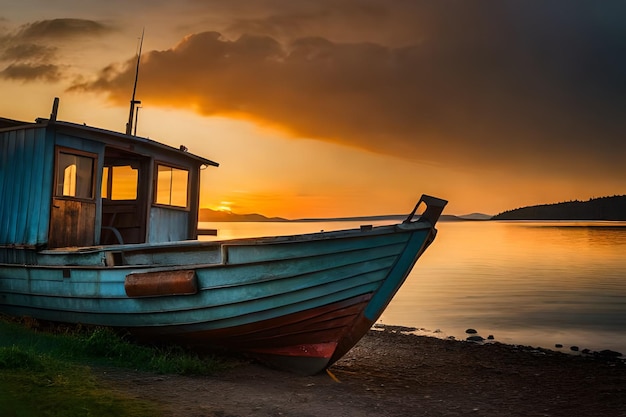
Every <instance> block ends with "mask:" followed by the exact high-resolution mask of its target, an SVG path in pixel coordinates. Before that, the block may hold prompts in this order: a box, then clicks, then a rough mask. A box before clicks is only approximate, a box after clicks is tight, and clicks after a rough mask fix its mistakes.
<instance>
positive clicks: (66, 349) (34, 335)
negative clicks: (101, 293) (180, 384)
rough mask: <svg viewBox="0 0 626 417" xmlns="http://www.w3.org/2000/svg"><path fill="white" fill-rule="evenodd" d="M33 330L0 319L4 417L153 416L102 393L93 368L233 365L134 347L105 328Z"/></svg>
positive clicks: (0, 409)
mask: <svg viewBox="0 0 626 417" xmlns="http://www.w3.org/2000/svg"><path fill="white" fill-rule="evenodd" d="M35 326H36V323H35ZM31 327H33V324H32V323H30V325H29V323H28V322H26V323H24V322H22V323H16V322H13V321H10V320H8V319H6V318H2V317H0V416H2V417H21V416H24V417H26V416H50V417H56V416H59V417H61V416H63V417H73V416H85V417H99V416H103V417H104V416H112V415H114V416H116V417H125V416H132V417H142V416H150V417H155V416H159V415H161V412H160V410H159V408H158V406H157V405H155V404H153V403H149V402H147V401H142V400H137V399H133V398H130V397H128V396H125V395H124V394H123V393H121V392H118V391H113V390H111V389H106V388H103V387H102V386H101V385H99V384H98V381H97V378H96V377H95V376H94V373H93V372H92V368H93V367H97V366H112V367H121V368H129V369H137V370H143V371H150V372H156V373H167V374H182V375H190V374H193V375H209V374H214V373H215V372H218V371H220V370H223V369H226V368H227V367H229V366H232V364H231V363H229V362H226V361H224V360H221V359H218V358H216V357H212V356H199V355H197V354H195V353H193V352H189V351H186V350H184V349H183V348H181V347H176V346H166V347H148V346H142V345H138V344H135V343H132V342H131V341H129V340H127V338H125V337H122V336H120V335H118V334H116V333H115V332H114V331H112V330H110V329H108V328H93V329H81V328H76V327H74V328H72V327H55V328H53V331H52V332H51V331H40V330H36V329H33V328H31Z"/></svg>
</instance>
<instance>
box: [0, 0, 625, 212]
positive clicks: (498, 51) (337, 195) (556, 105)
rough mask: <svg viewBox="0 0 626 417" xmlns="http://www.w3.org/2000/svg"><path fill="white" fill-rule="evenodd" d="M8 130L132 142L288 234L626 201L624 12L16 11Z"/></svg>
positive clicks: (327, 2) (582, 7)
mask: <svg viewBox="0 0 626 417" xmlns="http://www.w3.org/2000/svg"><path fill="white" fill-rule="evenodd" d="M2 3H3V4H2V7H1V8H0V117H6V118H12V119H18V120H25V121H33V120H34V119H35V118H37V117H48V116H49V114H50V110H51V107H52V101H53V98H54V97H59V98H60V107H59V116H58V118H59V119H60V120H66V121H71V122H77V123H86V124H88V125H91V126H97V127H102V128H106V129H111V130H115V131H124V130H125V123H126V121H127V119H128V107H129V104H128V103H129V100H130V97H131V94H132V86H133V77H134V73H135V62H136V53H137V50H138V45H139V38H140V36H141V33H142V30H143V29H144V28H145V40H144V44H143V54H142V58H141V66H140V73H139V83H138V87H137V97H136V98H137V99H138V100H141V101H142V108H141V109H140V111H139V117H138V119H139V123H138V128H137V134H138V135H140V136H146V137H150V138H151V139H156V140H159V141H162V142H164V143H168V144H170V145H172V146H176V147H178V146H179V145H181V144H184V145H185V146H186V147H187V148H188V149H189V151H190V152H192V153H194V154H197V155H201V156H204V157H207V158H209V159H212V160H214V161H217V162H219V163H220V167H219V168H217V169H215V168H210V169H207V170H206V171H204V172H203V177H202V180H203V185H202V187H203V197H202V201H201V204H202V206H204V207H209V208H213V209H224V210H232V211H233V212H236V213H261V214H264V215H266V216H281V217H287V218H300V217H333V216H352V215H375V214H398V213H405V212H409V211H410V210H411V209H412V206H413V205H414V204H415V202H416V201H417V199H418V198H419V196H420V195H421V194H422V193H427V194H431V195H435V196H437V197H441V198H444V199H447V200H449V201H450V203H449V205H448V208H447V209H446V213H448V214H467V213H471V212H482V213H488V214H496V213H499V212H501V211H504V210H508V209H512V208H516V207H520V206H525V205H533V204H543V203H551V202H559V201H567V200H576V199H578V200H587V199H589V198H592V197H601V196H605V195H615V194H626V24H624V22H626V2H624V1H617V0H616V1H613V0H603V1H597V0H589V1H573V0H485V1H481V0H476V1H467V0H429V1H422V0H396V1H382V0H332V1H331V0H307V1H294V0H254V1H253V0H230V1H223V0H179V1H176V2H174V1H163V0H155V1H147V0H141V1H140V0H136V1H128V0H107V1H100V0H98V1H82V0H55V1H49V0H22V1H3V2H2Z"/></svg>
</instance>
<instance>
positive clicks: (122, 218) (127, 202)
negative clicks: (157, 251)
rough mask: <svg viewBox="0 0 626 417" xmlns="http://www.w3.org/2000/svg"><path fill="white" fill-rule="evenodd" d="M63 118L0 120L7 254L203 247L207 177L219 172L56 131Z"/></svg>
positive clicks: (67, 127) (121, 139)
mask: <svg viewBox="0 0 626 417" xmlns="http://www.w3.org/2000/svg"><path fill="white" fill-rule="evenodd" d="M57 108H58V99H55V104H54V106H53V111H52V114H51V115H50V118H49V119H37V120H36V122H35V123H27V122H19V121H15V120H10V119H3V118H0V201H1V204H0V248H11V249H12V250H14V249H20V248H21V249H26V250H28V249H30V250H32V249H35V250H39V249H54V248H63V247H77V246H78V247H84V246H98V245H113V244H133V243H161V242H172V241H180V240H189V239H196V238H197V236H198V205H199V199H200V170H201V169H204V168H206V167H208V166H218V164H217V163H216V162H213V161H210V160H208V159H205V158H202V157H199V156H196V155H193V154H190V153H188V152H187V150H186V148H185V147H183V146H181V148H180V149H177V148H174V147H171V146H167V145H164V144H161V143H158V142H156V141H153V140H150V139H147V138H141V137H137V136H132V135H127V134H123V133H117V132H113V131H108V130H103V129H98V128H94V127H90V126H86V125H80V124H74V123H68V122H62V121H57V120H56V113H57V111H56V109H57ZM0 252H1V250H0Z"/></svg>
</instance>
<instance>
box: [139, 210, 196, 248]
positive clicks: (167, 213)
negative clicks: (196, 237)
mask: <svg viewBox="0 0 626 417" xmlns="http://www.w3.org/2000/svg"><path fill="white" fill-rule="evenodd" d="M188 222H189V212H187V211H183V210H173V209H167V208H162V207H151V208H150V224H149V227H150V230H149V232H148V241H149V242H150V243H159V242H175V241H179V240H187V239H188V237H187V226H188Z"/></svg>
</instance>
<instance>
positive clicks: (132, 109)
mask: <svg viewBox="0 0 626 417" xmlns="http://www.w3.org/2000/svg"><path fill="white" fill-rule="evenodd" d="M145 30H146V29H145V28H144V29H143V30H142V31H141V41H140V43H139V53H138V54H137V66H136V67H135V84H134V85H133V96H132V98H131V99H130V113H129V115H128V123H126V134H127V135H130V134H131V133H132V131H133V117H134V115H135V105H136V104H141V101H139V100H135V92H136V91H137V79H138V78H139V62H140V60H141V48H142V47H143V34H144V32H145ZM136 132H137V127H135V134H136Z"/></svg>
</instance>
